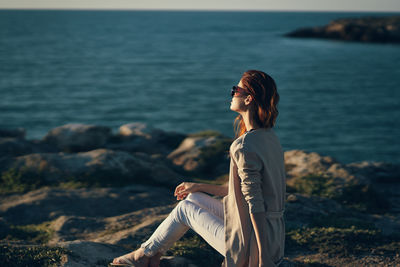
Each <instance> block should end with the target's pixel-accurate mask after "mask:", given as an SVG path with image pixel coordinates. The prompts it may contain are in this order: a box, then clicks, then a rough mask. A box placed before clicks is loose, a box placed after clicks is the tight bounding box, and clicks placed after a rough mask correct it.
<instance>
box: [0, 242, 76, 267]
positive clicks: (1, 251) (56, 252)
mask: <svg viewBox="0 0 400 267" xmlns="http://www.w3.org/2000/svg"><path fill="white" fill-rule="evenodd" d="M67 253H69V251H68V250H66V249H64V248H60V247H47V246H11V245H0V266H2V267H14V266H21V267H25V266H26V267H36V266H37V267H39V266H40V267H47V266H60V263H61V260H62V257H63V255H65V254H67Z"/></svg>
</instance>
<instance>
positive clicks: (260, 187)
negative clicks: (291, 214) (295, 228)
mask: <svg viewBox="0 0 400 267" xmlns="http://www.w3.org/2000/svg"><path fill="white" fill-rule="evenodd" d="M230 155H231V162H230V170H229V190H228V195H227V196H225V197H224V198H223V205H224V226H225V251H226V254H225V260H224V262H223V263H222V266H225V267H234V266H235V267H236V266H237V267H243V266H246V267H247V266H250V267H253V266H254V267H258V246H257V240H256V237H255V233H254V229H253V224H252V222H251V219H250V213H254V212H260V211H266V216H265V224H266V229H267V231H266V232H267V236H265V237H263V239H264V240H265V242H266V243H267V246H266V251H264V253H266V254H267V255H269V256H268V257H269V258H270V262H267V264H266V266H268V267H270V266H277V265H278V264H279V263H280V262H281V261H282V260H283V254H284V249H285V221H284V218H283V212H284V208H285V193H286V182H285V179H286V176H285V167H284V156H283V151H282V147H281V145H280V142H279V139H278V137H277V136H276V134H275V132H274V131H273V129H272V128H259V129H256V130H253V131H251V132H247V133H245V134H243V135H242V136H240V137H239V138H237V139H236V140H235V141H233V143H232V145H231V146H230Z"/></svg>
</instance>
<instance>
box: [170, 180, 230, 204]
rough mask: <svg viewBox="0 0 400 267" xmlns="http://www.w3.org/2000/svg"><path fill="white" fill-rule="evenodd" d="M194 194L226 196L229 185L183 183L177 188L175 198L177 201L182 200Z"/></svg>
mask: <svg viewBox="0 0 400 267" xmlns="http://www.w3.org/2000/svg"><path fill="white" fill-rule="evenodd" d="M193 192H205V193H208V194H211V195H215V196H226V195H227V194H228V183H225V184H223V185H214V184H203V183H189V182H183V183H181V184H180V185H178V186H177V187H176V189H175V193H174V196H176V198H177V200H181V199H184V198H185V197H186V196H187V195H188V194H189V193H193Z"/></svg>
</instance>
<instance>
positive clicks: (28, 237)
mask: <svg viewBox="0 0 400 267" xmlns="http://www.w3.org/2000/svg"><path fill="white" fill-rule="evenodd" d="M50 223H51V222H43V223H41V224H29V225H11V226H7V228H8V229H7V231H2V236H0V239H4V240H24V241H28V242H31V243H36V244H45V243H47V242H48V241H49V240H50V239H51V237H52V236H53V234H54V230H52V229H50Z"/></svg>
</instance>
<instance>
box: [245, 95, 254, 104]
mask: <svg viewBox="0 0 400 267" xmlns="http://www.w3.org/2000/svg"><path fill="white" fill-rule="evenodd" d="M252 101H253V97H252V96H251V95H248V96H246V98H245V99H244V103H245V104H246V105H250V104H251V102H252Z"/></svg>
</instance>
